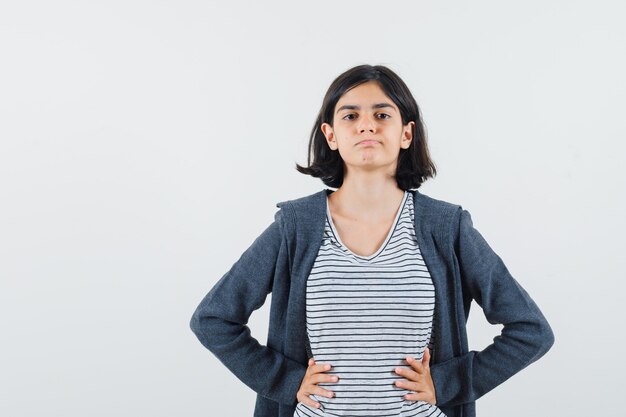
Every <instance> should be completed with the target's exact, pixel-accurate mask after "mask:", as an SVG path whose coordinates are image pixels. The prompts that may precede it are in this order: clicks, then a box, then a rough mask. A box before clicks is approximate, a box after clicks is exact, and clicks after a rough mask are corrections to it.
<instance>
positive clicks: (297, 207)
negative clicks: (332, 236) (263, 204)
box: [275, 189, 328, 233]
mask: <svg viewBox="0 0 626 417" xmlns="http://www.w3.org/2000/svg"><path fill="white" fill-rule="evenodd" d="M327 195H328V192H327V189H323V190H320V191H317V192H315V193H312V194H308V195H305V196H302V197H297V198H293V199H290V200H283V201H279V202H277V203H276V207H278V208H279V210H278V211H277V212H276V215H275V219H276V220H277V221H278V222H279V223H280V224H281V227H282V229H283V230H284V231H286V232H287V233H293V232H294V231H295V228H296V224H297V225H305V224H306V225H312V226H313V225H317V224H318V223H319V219H320V218H323V215H324V213H325V210H326V196H327Z"/></svg>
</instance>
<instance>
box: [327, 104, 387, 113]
mask: <svg viewBox="0 0 626 417" xmlns="http://www.w3.org/2000/svg"><path fill="white" fill-rule="evenodd" d="M384 107H390V108H391V109H393V110H395V108H394V107H393V106H392V105H391V104H389V103H376V104H373V105H372V109H382V108H384ZM341 110H361V106H357V105H356V104H344V105H343V106H341V107H339V108H338V109H337V111H336V112H335V113H339V112H340V111H341Z"/></svg>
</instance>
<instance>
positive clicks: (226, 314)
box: [190, 209, 307, 405]
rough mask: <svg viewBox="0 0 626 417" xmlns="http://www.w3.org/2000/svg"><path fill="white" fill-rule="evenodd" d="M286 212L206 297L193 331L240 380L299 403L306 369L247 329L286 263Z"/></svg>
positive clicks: (277, 397)
mask: <svg viewBox="0 0 626 417" xmlns="http://www.w3.org/2000/svg"><path fill="white" fill-rule="evenodd" d="M283 215H284V213H283V212H282V209H280V210H278V211H277V212H276V214H275V216H274V222H273V223H272V224H270V225H269V226H268V227H267V228H266V229H265V230H264V231H263V233H262V234H261V235H260V236H258V237H257V238H256V239H255V240H254V242H253V243H252V245H251V246H250V247H248V248H247V249H246V250H245V251H244V252H243V254H242V255H241V256H240V258H239V259H238V260H237V261H236V262H235V263H234V264H233V265H232V267H231V268H230V270H229V271H228V272H226V273H225V274H224V275H223V276H222V277H221V278H220V279H219V280H218V282H217V283H216V284H215V286H213V288H212V289H211V290H210V291H209V292H208V294H206V296H205V297H204V298H203V299H202V301H201V302H200V305H199V306H198V307H197V308H196V310H195V312H194V313H193V315H192V317H191V321H190V327H191V330H192V331H193V332H194V333H195V335H196V336H197V337H198V339H199V340H200V342H201V343H202V344H203V345H204V346H205V347H206V348H207V349H208V350H210V351H211V352H212V353H213V354H214V355H215V356H216V357H217V358H218V359H219V360H220V361H221V362H222V363H223V364H224V365H225V366H226V367H227V368H228V369H229V370H230V371H231V372H232V373H233V374H235V376H236V377H237V378H239V379H240V380H241V381H242V382H243V383H245V384H246V385H247V386H248V387H250V388H252V389H253V390H254V391H255V392H257V393H258V394H260V395H262V396H264V397H266V398H269V399H271V400H273V401H276V402H279V403H285V404H291V405H295V404H297V398H296V394H297V392H298V389H299V388H300V384H301V382H302V379H303V378H304V375H305V373H306V369H307V367H306V366H304V365H302V364H300V363H299V362H296V361H294V360H292V359H290V358H288V357H286V356H284V355H283V354H282V353H280V352H278V351H276V350H274V349H272V348H270V347H268V346H264V345H261V344H259V342H258V341H257V340H256V339H255V338H254V337H252V336H251V333H250V328H249V327H248V326H247V323H248V318H249V317H250V315H251V313H252V312H253V311H254V310H256V309H258V308H260V307H261V306H262V305H263V303H264V302H265V299H266V298H267V294H268V293H269V292H271V289H272V283H273V278H274V271H275V269H276V267H277V265H278V263H279V262H287V258H286V256H287V247H286V242H285V240H284V239H283V238H282V227H283V226H282V225H283V219H282V216H283Z"/></svg>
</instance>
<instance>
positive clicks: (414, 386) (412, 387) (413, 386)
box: [395, 379, 420, 392]
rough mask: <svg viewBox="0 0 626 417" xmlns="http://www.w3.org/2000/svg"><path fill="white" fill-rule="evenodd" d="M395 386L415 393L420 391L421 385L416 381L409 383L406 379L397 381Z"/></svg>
mask: <svg viewBox="0 0 626 417" xmlns="http://www.w3.org/2000/svg"><path fill="white" fill-rule="evenodd" d="M395 385H396V387H398V388H402V389H406V390H409V391H413V392H419V391H420V385H419V384H418V383H417V382H414V381H407V380H406V379H400V380H397V381H395Z"/></svg>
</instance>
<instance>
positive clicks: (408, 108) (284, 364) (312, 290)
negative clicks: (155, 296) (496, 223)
mask: <svg viewBox="0 0 626 417" xmlns="http://www.w3.org/2000/svg"><path fill="white" fill-rule="evenodd" d="M296 168H297V170H298V171H299V172H302V173H304V174H307V175H312V176H314V177H317V178H320V179H321V180H322V181H323V182H324V184H326V185H327V186H329V187H332V188H336V189H337V190H336V191H334V190H330V189H324V190H322V191H319V192H317V193H314V194H311V195H308V196H304V197H301V198H298V199H294V200H288V201H282V202H279V203H277V207H279V210H278V211H277V212H276V214H275V216H274V222H273V223H272V224H270V225H269V226H268V227H267V228H266V229H265V230H264V231H263V233H262V234H261V235H260V236H259V237H257V238H256V239H255V241H254V242H253V243H252V245H251V246H250V247H248V249H247V250H246V251H245V252H244V253H243V254H242V255H241V257H240V258H239V259H238V260H237V261H236V262H235V263H234V264H233V266H232V267H231V269H230V270H229V271H228V272H226V274H224V275H223V276H222V277H221V279H220V280H219V281H218V282H217V283H216V284H215V286H214V287H213V288H212V289H211V290H210V291H209V292H208V294H207V295H206V296H205V297H204V299H203V300H202V301H201V303H200V305H199V306H198V307H197V309H196V311H195V312H194V314H193V316H192V318H191V323H190V324H191V328H192V330H193V332H194V333H195V334H196V336H197V337H198V339H199V340H200V342H201V343H202V344H203V345H204V346H205V347H206V348H207V349H209V350H210V351H211V352H212V353H213V354H214V355H215V356H216V357H217V358H218V359H219V360H220V361H221V362H222V363H223V364H224V365H225V366H226V367H227V368H228V369H230V371H232V372H233V373H234V374H235V375H236V376H237V377H238V378H239V379H240V380H241V381H243V382H244V383H245V384H246V385H248V386H249V387H250V388H252V389H253V390H254V391H255V392H257V402H256V407H255V412H254V415H255V417H312V416H376V417H382V416H388V417H392V416H433V417H436V416H444V417H446V416H447V417H460V416H463V417H473V416H475V415H476V412H475V401H476V400H477V399H478V398H480V397H481V396H482V395H484V394H485V393H487V392H488V391H490V390H491V389H493V388H494V387H496V386H497V385H499V384H501V383H502V382H504V381H505V380H506V379H508V378H509V377H511V376H512V375H514V374H515V373H517V372H519V371H520V370H522V369H523V368H525V367H526V366H528V365H529V364H531V363H532V362H534V361H536V360H537V359H539V358H540V357H541V356H543V355H544V354H545V353H546V352H547V351H548V350H549V349H550V347H551V346H552V345H553V343H554V335H553V332H552V329H551V327H550V325H549V324H548V322H547V320H546V318H545V317H544V316H543V314H542V313H541V311H540V309H539V308H538V306H537V305H536V304H535V302H534V301H533V300H532V298H531V297H530V296H529V294H528V293H527V292H526V291H525V290H524V289H523V287H522V286H521V285H520V284H519V283H518V282H517V281H516V280H515V279H514V278H513V277H512V276H511V274H510V273H509V271H508V269H507V268H506V266H505V265H504V263H503V261H502V259H501V258H500V257H499V256H498V255H497V254H496V253H495V252H494V251H493V250H492V249H491V247H490V246H489V245H488V244H487V242H486V241H485V239H484V238H483V237H482V235H481V234H480V233H479V232H478V230H477V229H475V228H474V227H473V223H472V220H471V216H470V214H469V212H468V211H467V210H465V209H463V208H462V207H461V206H460V205H457V204H453V203H449V202H445V201H442V200H437V199H434V198H431V197H428V196H427V195H425V194H422V193H420V192H419V191H417V189H418V188H419V187H420V186H421V184H422V183H423V182H424V181H425V180H426V179H427V178H429V177H431V178H432V177H434V175H435V174H436V169H435V166H434V164H433V162H432V161H431V159H430V156H429V152H428V148H427V144H426V135H425V130H424V127H423V125H422V121H421V117H420V113H419V108H418V106H417V103H416V102H415V99H414V98H413V96H412V94H411V92H410V91H409V89H408V87H407V86H406V84H405V83H404V82H403V81H402V80H401V79H400V78H399V77H398V76H397V75H396V74H395V73H394V72H393V71H391V70H390V69H389V68H387V67H384V66H381V65H377V66H371V65H360V66H357V67H354V68H352V69H350V70H348V71H346V72H345V73H343V74H341V75H340V76H339V77H337V78H336V79H335V80H334V82H333V83H332V84H331V86H330V87H329V89H328V91H327V93H326V95H325V97H324V100H323V104H322V108H321V109H320V112H319V115H318V117H317V121H316V123H315V126H314V127H313V130H312V132H311V139H310V143H309V157H308V166H307V167H302V166H300V165H296ZM269 292H272V304H271V309H270V323H269V334H268V340H267V345H261V344H259V343H258V341H257V340H256V339H254V338H253V337H252V336H251V334H250V329H249V328H248V327H247V326H246V323H247V321H248V318H249V316H250V314H251V313H252V312H253V311H254V310H256V309H258V308H259V307H261V306H262V305H263V303H264V302H265V299H266V297H267V294H268V293H269ZM472 300H475V301H476V302H477V303H478V304H479V305H480V306H481V307H482V309H483V311H484V314H485V317H486V318H487V320H488V321H489V323H491V324H502V325H503V329H502V332H501V334H500V335H498V336H497V337H495V338H494V341H493V343H492V344H490V345H489V346H487V347H486V348H485V349H483V350H482V351H474V350H472V351H470V350H469V349H468V342H467V334H466V328H465V324H466V322H467V319H468V315H469V310H470V304H471V301H472Z"/></svg>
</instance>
